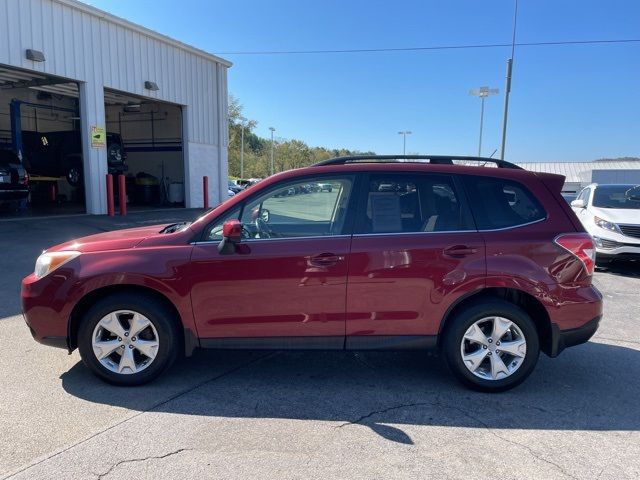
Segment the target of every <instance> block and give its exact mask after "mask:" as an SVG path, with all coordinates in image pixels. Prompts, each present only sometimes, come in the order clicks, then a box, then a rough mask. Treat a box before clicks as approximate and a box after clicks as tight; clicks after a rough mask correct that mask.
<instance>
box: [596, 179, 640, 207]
mask: <svg viewBox="0 0 640 480" xmlns="http://www.w3.org/2000/svg"><path fill="white" fill-rule="evenodd" d="M593 206H594V207H599V208H625V209H637V208H640V185H602V186H599V187H597V188H596V190H595V193H594V194H593Z"/></svg>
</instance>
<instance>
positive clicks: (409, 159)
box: [313, 155, 522, 170]
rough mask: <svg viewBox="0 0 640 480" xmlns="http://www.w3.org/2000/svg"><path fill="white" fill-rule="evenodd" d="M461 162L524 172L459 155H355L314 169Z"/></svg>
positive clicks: (492, 160)
mask: <svg viewBox="0 0 640 480" xmlns="http://www.w3.org/2000/svg"><path fill="white" fill-rule="evenodd" d="M454 160H460V161H462V162H465V161H470V162H481V163H483V164H484V163H493V164H495V165H496V166H497V167H498V168H513V169H517V170H522V167H519V166H518V165H516V164H514V163H511V162H506V161H504V160H498V159H496V158H487V157H466V156H458V155H353V156H348V157H336V158H330V159H329V160H324V161H322V162H318V163H315V164H314V165H313V166H314V167H323V166H326V165H345V164H347V163H395V162H398V163H403V162H406V163H431V164H436V165H456V164H455V163H454V162H453V161H454Z"/></svg>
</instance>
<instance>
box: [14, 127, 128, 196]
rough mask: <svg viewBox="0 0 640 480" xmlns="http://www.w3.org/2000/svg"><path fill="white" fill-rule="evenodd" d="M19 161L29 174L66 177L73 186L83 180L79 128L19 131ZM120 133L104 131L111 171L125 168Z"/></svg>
mask: <svg viewBox="0 0 640 480" xmlns="http://www.w3.org/2000/svg"><path fill="white" fill-rule="evenodd" d="M22 144H23V152H22V163H23V164H24V166H25V168H26V169H27V171H28V172H29V174H30V175H41V176H45V177H66V179H67V182H69V184H70V185H71V186H73V187H77V186H79V185H81V184H82V183H83V181H84V176H83V175H84V174H83V163H82V144H81V142H80V132H78V131H63V132H44V133H40V132H30V131H23V132H22ZM126 159H127V154H126V152H125V150H124V143H123V141H122V137H121V136H120V135H119V134H117V133H107V166H108V171H109V173H111V174H114V175H118V174H120V173H124V172H126V171H127V169H128V168H127V164H126Z"/></svg>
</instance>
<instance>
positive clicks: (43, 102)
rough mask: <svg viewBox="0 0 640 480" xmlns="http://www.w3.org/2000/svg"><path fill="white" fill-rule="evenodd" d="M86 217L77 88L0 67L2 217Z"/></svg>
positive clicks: (45, 77) (41, 75) (28, 73)
mask: <svg viewBox="0 0 640 480" xmlns="http://www.w3.org/2000/svg"><path fill="white" fill-rule="evenodd" d="M84 212H85V192H84V185H83V181H82V145H81V137H80V113H79V104H78V86H77V84H76V83H74V82H71V81H69V80H68V79H63V78H59V77H54V76H49V75H45V74H41V73H35V72H28V71H25V70H19V69H15V68H12V67H7V66H3V65H0V217H15V216H25V215H26V216H30V215H31V216H40V215H49V214H77V213H84Z"/></svg>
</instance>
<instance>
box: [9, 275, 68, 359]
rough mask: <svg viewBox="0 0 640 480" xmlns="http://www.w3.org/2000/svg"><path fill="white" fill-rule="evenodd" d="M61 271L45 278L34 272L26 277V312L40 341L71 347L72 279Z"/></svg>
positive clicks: (22, 295)
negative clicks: (70, 291)
mask: <svg viewBox="0 0 640 480" xmlns="http://www.w3.org/2000/svg"><path fill="white" fill-rule="evenodd" d="M61 270H63V269H61ZM56 273H58V272H56ZM59 273H60V274H56V275H48V276H46V277H44V278H42V279H37V278H36V277H35V275H33V274H31V275H29V276H28V277H26V278H24V279H23V280H22V291H21V300H22V312H23V315H24V320H25V322H26V324H27V326H28V327H29V330H30V332H31V335H32V336H33V338H34V340H35V341H36V342H38V343H42V344H43V345H48V346H52V347H59V348H64V349H67V350H69V345H68V336H69V333H68V332H69V331H68V328H69V317H70V313H71V312H70V308H71V306H70V301H69V300H70V298H69V297H70V295H69V285H70V282H67V279H66V278H65V275H64V272H62V271H60V272H59Z"/></svg>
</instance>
